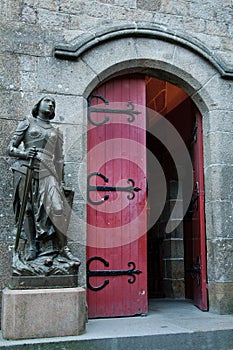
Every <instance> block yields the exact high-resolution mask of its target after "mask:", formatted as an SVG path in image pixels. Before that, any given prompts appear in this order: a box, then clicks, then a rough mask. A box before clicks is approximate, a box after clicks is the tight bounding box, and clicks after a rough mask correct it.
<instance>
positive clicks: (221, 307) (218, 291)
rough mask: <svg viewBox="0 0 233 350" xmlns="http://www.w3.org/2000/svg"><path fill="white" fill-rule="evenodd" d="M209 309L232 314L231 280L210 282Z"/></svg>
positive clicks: (232, 295)
mask: <svg viewBox="0 0 233 350" xmlns="http://www.w3.org/2000/svg"><path fill="white" fill-rule="evenodd" d="M208 290H209V305H210V311H211V312H216V313H219V314H233V282H210V283H209V285H208Z"/></svg>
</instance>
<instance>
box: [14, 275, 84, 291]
mask: <svg viewBox="0 0 233 350" xmlns="http://www.w3.org/2000/svg"><path fill="white" fill-rule="evenodd" d="M9 287H10V289H34V288H75V287H78V274H74V275H54V276H12V277H11V279H10V283H9Z"/></svg>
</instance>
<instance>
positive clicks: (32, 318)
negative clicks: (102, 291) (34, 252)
mask: <svg viewBox="0 0 233 350" xmlns="http://www.w3.org/2000/svg"><path fill="white" fill-rule="evenodd" d="M22 320H23V322H22ZM85 324H86V292H85V290H84V289H83V288H80V287H78V288H59V289H39V290H9V289H5V290H4V291H3V310H2V333H3V337H4V338H6V339H24V338H44V337H56V336H57V337H59V336H69V335H79V334H82V333H84V332H85Z"/></svg>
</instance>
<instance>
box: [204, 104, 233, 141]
mask: <svg viewBox="0 0 233 350" xmlns="http://www.w3.org/2000/svg"><path fill="white" fill-rule="evenodd" d="M232 130H233V112H232V111H228V110H213V111H210V112H209V113H208V115H207V116H204V117H203V133H204V136H207V135H208V133H210V132H219V131H222V132H229V131H232Z"/></svg>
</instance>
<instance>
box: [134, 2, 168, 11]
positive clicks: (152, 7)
mask: <svg viewBox="0 0 233 350" xmlns="http://www.w3.org/2000/svg"><path fill="white" fill-rule="evenodd" d="M161 3H162V1H161V0H155V1H150V0H146V1H143V0H137V8H142V9H143V10H149V11H158V10H159V9H160V8H161Z"/></svg>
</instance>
